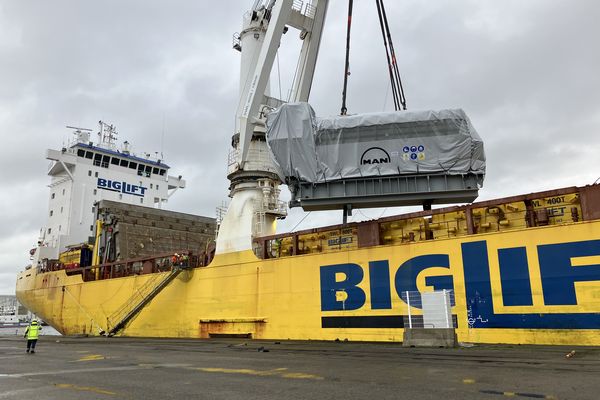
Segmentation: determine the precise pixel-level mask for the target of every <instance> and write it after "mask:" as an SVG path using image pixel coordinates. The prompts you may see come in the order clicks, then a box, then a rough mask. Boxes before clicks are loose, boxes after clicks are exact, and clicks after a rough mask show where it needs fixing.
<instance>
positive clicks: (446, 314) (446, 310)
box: [442, 289, 450, 328]
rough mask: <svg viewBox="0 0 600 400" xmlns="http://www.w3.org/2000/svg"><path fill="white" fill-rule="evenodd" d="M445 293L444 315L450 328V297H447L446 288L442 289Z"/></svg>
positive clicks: (447, 326)
mask: <svg viewBox="0 0 600 400" xmlns="http://www.w3.org/2000/svg"><path fill="white" fill-rule="evenodd" d="M442 293H443V294H444V316H445V317H446V328H450V321H449V320H448V301H447V300H448V297H446V289H444V290H443V291H442Z"/></svg>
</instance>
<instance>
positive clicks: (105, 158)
mask: <svg viewBox="0 0 600 400" xmlns="http://www.w3.org/2000/svg"><path fill="white" fill-rule="evenodd" d="M108 163H110V157H109V156H103V157H102V164H101V165H100V166H101V167H102V168H108Z"/></svg>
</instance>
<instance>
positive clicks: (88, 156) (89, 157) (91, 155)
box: [85, 151, 94, 160]
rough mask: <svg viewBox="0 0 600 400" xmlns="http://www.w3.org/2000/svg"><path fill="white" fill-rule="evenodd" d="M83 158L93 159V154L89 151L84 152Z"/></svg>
mask: <svg viewBox="0 0 600 400" xmlns="http://www.w3.org/2000/svg"><path fill="white" fill-rule="evenodd" d="M85 158H87V159H89V160H91V159H92V158H94V153H92V152H91V151H86V152H85Z"/></svg>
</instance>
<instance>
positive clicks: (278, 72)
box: [275, 49, 283, 100]
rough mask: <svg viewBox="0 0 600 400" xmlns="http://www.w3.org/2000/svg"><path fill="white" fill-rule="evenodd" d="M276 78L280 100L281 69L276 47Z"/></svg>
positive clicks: (280, 98)
mask: <svg viewBox="0 0 600 400" xmlns="http://www.w3.org/2000/svg"><path fill="white" fill-rule="evenodd" d="M275 54H276V57H277V80H278V81H279V100H282V97H283V95H282V94H281V70H280V68H279V49H277V53H275Z"/></svg>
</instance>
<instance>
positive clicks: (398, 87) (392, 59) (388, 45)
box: [375, 0, 406, 111]
mask: <svg viewBox="0 0 600 400" xmlns="http://www.w3.org/2000/svg"><path fill="white" fill-rule="evenodd" d="M375 3H376V4H377V14H378V15H379V25H380V27H381V34H382V36H383V45H384V47H385V55H386V58H387V62H388V71H389V74H390V82H391V85H392V97H393V98H394V108H395V110H396V111H399V110H401V109H402V110H406V97H405V96H404V88H403V86H402V79H400V70H399V69H398V63H397V62H396V53H395V52H394V44H393V43H392V34H391V32H390V27H389V24H388V20H387V15H386V12H385V7H384V5H383V0H375Z"/></svg>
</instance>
